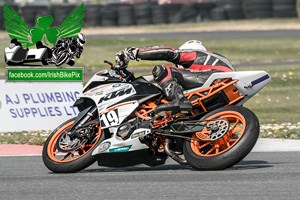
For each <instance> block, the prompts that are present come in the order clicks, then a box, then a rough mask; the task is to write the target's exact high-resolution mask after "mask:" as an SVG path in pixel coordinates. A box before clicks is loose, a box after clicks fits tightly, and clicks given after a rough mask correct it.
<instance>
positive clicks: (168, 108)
mask: <svg viewBox="0 0 300 200" xmlns="http://www.w3.org/2000/svg"><path fill="white" fill-rule="evenodd" d="M124 52H125V55H127V56H128V58H129V59H131V60H133V59H136V60H164V61H169V62H172V63H174V64H175V65H176V66H171V65H157V66H155V67H154V68H153V70H152V74H153V77H154V81H155V82H156V83H158V84H159V85H160V86H161V87H162V89H163V92H164V94H165V96H166V99H167V100H170V101H171V102H170V103H168V104H162V105H159V106H158V107H156V109H155V110H154V112H155V113H156V114H158V115H165V112H170V113H171V114H175V113H188V112H190V111H191V110H192V104H191V102H190V101H189V100H188V99H186V98H185V96H184V94H183V89H191V88H195V87H201V86H202V85H203V84H204V82H205V81H206V80H207V78H208V77H209V76H210V75H211V74H213V73H215V72H231V71H235V69H234V67H233V66H232V64H231V63H230V62H229V61H228V59H226V58H225V57H224V56H222V55H220V54H217V53H213V52H209V51H204V50H179V49H172V48H170V47H165V46H154V47H146V48H143V49H137V48H134V47H129V48H127V49H125V51H124ZM116 60H117V59H116ZM125 62H126V61H125ZM127 64H128V63H127Z"/></svg>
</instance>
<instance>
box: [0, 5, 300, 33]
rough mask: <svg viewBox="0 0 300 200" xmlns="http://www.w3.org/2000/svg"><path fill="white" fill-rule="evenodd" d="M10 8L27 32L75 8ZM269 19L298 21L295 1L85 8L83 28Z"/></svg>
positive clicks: (0, 20)
mask: <svg viewBox="0 0 300 200" xmlns="http://www.w3.org/2000/svg"><path fill="white" fill-rule="evenodd" d="M9 7H11V8H13V9H14V10H15V11H16V12H17V13H18V14H19V15H20V16H21V18H22V19H23V20H24V21H25V23H26V24H27V25H28V27H29V28H30V27H34V26H37V25H36V21H35V20H36V17H37V16H47V15H52V16H53V23H52V26H54V27H60V25H61V23H62V22H63V21H64V20H65V19H66V18H67V17H68V16H69V14H71V12H72V11H73V10H74V8H75V7H76V6H75V5H69V4H68V5H65V4H64V5H51V6H50V7H47V6H23V7H18V6H15V5H13V6H9ZM77 7H78V5H77ZM0 10H1V11H0V29H5V25H4V20H3V6H1V7H0ZM272 17H274V18H292V17H298V12H297V0H219V1H215V2H214V3H185V4H181V3H178V4H165V5H158V4H157V3H154V2H149V1H148V2H141V3H136V4H117V3H115V4H106V5H104V4H86V5H85V19H84V26H86V27H93V26H128V25H147V24H165V23H185V22H197V21H205V20H213V21H219V20H237V19H244V18H246V19H254V18H272Z"/></svg>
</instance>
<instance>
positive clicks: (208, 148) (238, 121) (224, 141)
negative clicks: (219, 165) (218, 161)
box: [191, 111, 246, 157]
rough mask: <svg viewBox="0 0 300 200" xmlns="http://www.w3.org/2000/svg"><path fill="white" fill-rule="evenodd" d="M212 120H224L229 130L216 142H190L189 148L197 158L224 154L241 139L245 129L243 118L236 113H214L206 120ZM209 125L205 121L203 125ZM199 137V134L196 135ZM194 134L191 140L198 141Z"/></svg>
mask: <svg viewBox="0 0 300 200" xmlns="http://www.w3.org/2000/svg"><path fill="white" fill-rule="evenodd" d="M212 119H226V120H227V121H228V122H229V124H230V127H229V130H228V131H227V133H226V134H225V135H224V136H223V137H222V138H220V139H219V140H216V141H208V142H204V141H196V140H191V148H192V151H193V152H194V153H196V154H197V155H199V156H206V157H209V156H216V155H219V154H222V153H224V152H225V151H227V150H229V149H230V148H232V147H233V146H234V145H235V144H236V143H237V142H238V141H239V140H240V138H241V137H242V135H243V134H244V132H245V128H246V120H245V118H244V116H243V115H242V114H240V113H238V112H236V111H223V112H220V113H216V114H214V115H212V116H210V117H209V118H207V119H206V120H212ZM208 123H210V121H206V122H205V124H208ZM197 134H198V135H199V133H197ZM197 134H196V133H195V134H194V135H193V136H192V138H195V139H198V137H197Z"/></svg>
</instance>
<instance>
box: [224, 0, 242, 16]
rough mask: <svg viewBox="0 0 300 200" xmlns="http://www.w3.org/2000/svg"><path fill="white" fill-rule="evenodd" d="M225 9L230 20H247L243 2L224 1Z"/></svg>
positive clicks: (240, 0) (236, 0)
mask: <svg viewBox="0 0 300 200" xmlns="http://www.w3.org/2000/svg"><path fill="white" fill-rule="evenodd" d="M224 7H225V12H226V16H227V18H228V19H229V20H236V19H245V15H244V8H243V0H224Z"/></svg>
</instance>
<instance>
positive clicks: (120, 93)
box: [99, 88, 132, 104]
mask: <svg viewBox="0 0 300 200" xmlns="http://www.w3.org/2000/svg"><path fill="white" fill-rule="evenodd" d="M131 92H132V88H127V89H126V88H124V89H122V90H118V91H115V92H112V93H109V94H106V95H105V96H104V97H102V98H101V99H100V100H99V104H100V103H102V102H104V101H108V100H111V99H113V98H116V97H121V96H123V95H126V94H130V93H131Z"/></svg>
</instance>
